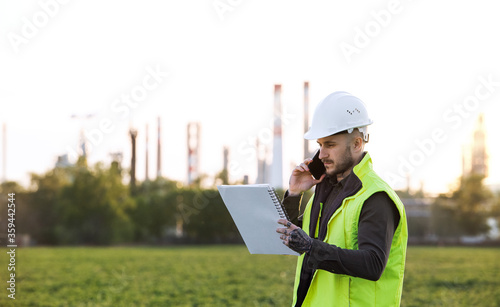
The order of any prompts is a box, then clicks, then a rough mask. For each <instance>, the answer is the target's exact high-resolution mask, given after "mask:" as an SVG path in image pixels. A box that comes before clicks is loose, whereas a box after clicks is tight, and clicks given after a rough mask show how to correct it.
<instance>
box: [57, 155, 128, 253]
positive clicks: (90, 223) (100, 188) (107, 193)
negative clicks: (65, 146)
mask: <svg viewBox="0 0 500 307" xmlns="http://www.w3.org/2000/svg"><path fill="white" fill-rule="evenodd" d="M69 171H70V172H71V175H72V178H73V180H72V182H71V183H70V184H69V185H66V186H64V187H63V188H62V190H61V193H60V197H59V199H58V201H57V210H58V213H59V214H58V218H59V221H58V222H57V224H56V229H55V232H56V236H57V238H58V242H60V243H63V244H82V243H83V244H110V243H120V242H128V241H130V240H131V239H132V236H133V223H132V221H131V220H130V217H129V216H128V214H127V211H128V210H130V209H131V208H133V207H134V206H135V202H134V200H133V199H132V198H131V197H130V196H129V189H128V187H127V186H126V185H124V184H123V178H122V172H121V170H120V169H119V167H118V164H117V163H113V164H112V165H111V167H110V168H109V169H105V168H104V167H103V166H102V164H100V163H98V164H97V165H96V166H95V167H93V168H92V169H89V168H87V167H86V166H84V165H77V166H75V167H74V168H71V169H69Z"/></svg>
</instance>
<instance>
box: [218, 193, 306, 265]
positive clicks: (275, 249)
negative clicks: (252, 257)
mask: <svg viewBox="0 0 500 307" xmlns="http://www.w3.org/2000/svg"><path fill="white" fill-rule="evenodd" d="M217 188H218V189H219V193H220V195H221V197H222V200H223V201H224V204H225V205H226V207H227V210H228V211H229V213H230V214H231V217H232V218H233V220H234V223H235V224H236V227H238V231H239V232H240V234H241V237H242V238H243V241H245V244H246V246H247V248H248V251H249V252H250V253H251V254H279V255H298V253H296V252H294V251H293V250H291V249H289V248H288V247H287V246H285V245H284V244H283V243H282V241H281V239H280V237H279V236H280V234H279V233H277V232H276V228H279V227H283V226H282V225H280V224H278V223H277V221H278V220H279V219H281V218H283V219H288V215H287V213H286V210H285V209H284V207H283V206H282V204H281V201H280V199H279V197H278V195H277V194H276V191H275V190H274V188H272V187H271V186H270V185H268V184H250V185H220V186H217Z"/></svg>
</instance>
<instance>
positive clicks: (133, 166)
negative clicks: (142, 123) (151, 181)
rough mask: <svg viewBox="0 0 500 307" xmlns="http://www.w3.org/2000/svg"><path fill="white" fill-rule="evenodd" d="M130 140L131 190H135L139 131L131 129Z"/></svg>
mask: <svg viewBox="0 0 500 307" xmlns="http://www.w3.org/2000/svg"><path fill="white" fill-rule="evenodd" d="M129 132H130V139H131V141H132V160H131V161H130V190H131V191H134V190H135V140H136V138H137V130H134V129H130V131H129Z"/></svg>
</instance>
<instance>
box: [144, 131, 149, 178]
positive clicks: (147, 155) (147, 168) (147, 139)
mask: <svg viewBox="0 0 500 307" xmlns="http://www.w3.org/2000/svg"><path fill="white" fill-rule="evenodd" d="M145 180H146V181H148V180H149V125H148V124H146V176H145Z"/></svg>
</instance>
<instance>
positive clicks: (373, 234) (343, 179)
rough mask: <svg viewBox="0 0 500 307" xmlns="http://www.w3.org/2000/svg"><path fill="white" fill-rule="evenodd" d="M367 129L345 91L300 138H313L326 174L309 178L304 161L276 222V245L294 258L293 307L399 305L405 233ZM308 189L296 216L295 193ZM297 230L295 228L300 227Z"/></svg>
mask: <svg viewBox="0 0 500 307" xmlns="http://www.w3.org/2000/svg"><path fill="white" fill-rule="evenodd" d="M370 124H372V120H371V119H370V118H369V117H368V113H367V111H366V107H365V105H364V103H363V102H362V101H361V100H360V99H358V98H357V97H355V96H352V95H351V94H349V93H346V92H334V93H332V94H330V95H328V96H327V97H326V98H325V99H323V101H321V102H320V103H319V105H318V106H317V107H316V110H315V113H314V116H313V120H312V126H311V128H310V129H309V131H307V133H306V134H305V135H304V137H305V138H306V139H309V140H314V139H316V140H317V143H318V144H319V147H320V154H319V158H320V159H321V161H322V162H323V164H324V166H325V168H326V171H325V174H323V175H322V176H321V177H320V178H319V180H316V179H315V178H313V177H312V176H311V173H310V172H309V168H308V165H309V164H310V163H311V161H312V159H306V160H305V161H304V162H303V163H301V164H300V165H299V166H297V167H296V168H295V169H294V170H293V172H292V174H291V176H290V187H289V190H288V191H287V192H286V194H285V198H284V201H283V204H284V206H285V208H286V210H287V211H288V215H289V218H290V221H287V220H284V219H282V220H279V221H278V223H280V224H281V225H284V226H285V228H278V229H277V232H278V233H280V234H281V235H280V238H281V239H282V240H283V243H284V244H285V245H287V246H288V247H289V248H291V249H292V250H294V251H296V252H298V253H300V254H301V256H300V257H299V259H298V263H297V270H296V277H295V286H294V297H293V306H321V307H323V306H363V307H365V306H383V307H385V306H399V305H400V301H401V292H402V288H403V275H404V266H405V260H406V245H407V241H408V230H407V224H406V213H405V210H404V206H403V204H402V203H401V201H400V199H399V198H398V196H397V195H396V193H395V192H394V191H393V190H392V189H391V188H390V187H389V185H388V184H387V183H385V182H384V181H383V180H382V179H381V178H380V177H379V176H378V175H377V174H376V173H375V172H374V171H373V168H372V161H371V158H370V155H369V154H368V153H367V152H365V151H364V145H365V143H366V142H368V134H367V127H366V126H368V125H370ZM313 186H316V188H315V194H314V196H313V197H311V199H310V200H309V203H308V204H307V206H306V208H305V210H304V212H303V214H302V215H301V216H300V217H299V206H300V200H301V196H302V193H303V192H305V191H307V190H309V189H311V188H312V187H313ZM300 227H302V228H300Z"/></svg>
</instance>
